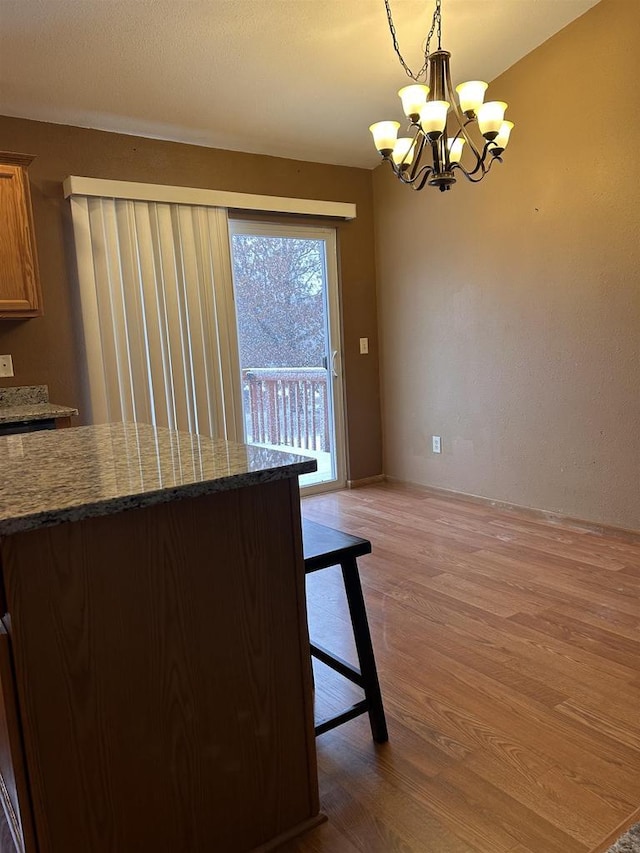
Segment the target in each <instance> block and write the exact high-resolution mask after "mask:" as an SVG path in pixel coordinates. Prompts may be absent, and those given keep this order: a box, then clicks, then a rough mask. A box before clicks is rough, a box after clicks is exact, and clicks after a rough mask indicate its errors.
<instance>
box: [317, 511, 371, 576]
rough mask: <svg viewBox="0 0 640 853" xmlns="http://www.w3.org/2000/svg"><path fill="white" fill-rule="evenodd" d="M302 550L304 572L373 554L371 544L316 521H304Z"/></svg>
mask: <svg viewBox="0 0 640 853" xmlns="http://www.w3.org/2000/svg"><path fill="white" fill-rule="evenodd" d="M302 549H303V552H304V570H305V572H306V573H307V574H309V572H317V571H318V569H328V568H329V566H337V565H339V564H340V561H341V560H342V559H343V558H344V557H349V556H350V557H362V556H363V555H364V554H370V553H371V542H369V540H368V539H361V538H360V537H359V536H352V535H351V534H350V533H343V532H342V530H334V528H333V527H325V526H324V524H318V523H317V522H315V521H309V520H308V519H306V518H303V519H302Z"/></svg>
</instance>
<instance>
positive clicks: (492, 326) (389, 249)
mask: <svg viewBox="0 0 640 853" xmlns="http://www.w3.org/2000/svg"><path fill="white" fill-rule="evenodd" d="M639 31H640V3H638V2H637V0H602V3H600V4H599V5H597V6H595V7H594V8H593V9H592V10H591V11H589V12H588V13H587V14H586V15H584V16H583V17H582V18H580V19H578V20H577V21H575V22H574V23H572V24H571V25H569V26H568V27H567V28H566V29H565V30H563V31H562V32H560V33H558V34H557V35H556V36H555V37H554V38H552V39H551V40H550V41H548V42H546V43H545V44H543V45H542V46H541V47H540V48H538V49H537V50H535V51H534V52H533V53H531V54H530V55H529V56H527V57H525V58H524V59H523V60H521V61H520V62H519V63H517V64H516V65H515V66H513V67H512V68H511V69H509V70H508V71H507V72H506V73H505V74H503V75H502V76H501V77H500V78H498V79H497V80H496V81H494V83H493V84H492V85H491V86H490V89H489V93H490V95H491V96H492V97H493V98H500V99H504V100H506V101H507V102H508V103H510V104H511V107H510V109H509V111H508V115H509V117H510V118H512V119H513V120H514V121H515V122H516V129H515V131H514V134H513V138H512V142H511V144H510V146H509V149H508V150H507V152H506V156H505V163H504V164H503V165H502V166H500V165H499V164H497V168H496V169H495V170H494V171H493V172H492V173H491V175H490V176H489V177H488V178H487V179H486V180H485V181H484V183H482V184H480V185H478V186H472V185H469V184H467V183H466V182H465V183H464V184H461V183H458V184H456V186H455V187H454V188H453V189H452V190H451V192H449V193H446V194H440V193H439V192H438V191H437V190H435V189H430V188H427V189H425V190H423V191H422V192H421V193H412V192H411V191H410V190H409V189H408V188H405V187H403V186H401V185H400V184H399V182H397V181H396V180H395V179H394V178H393V177H392V176H391V175H390V174H389V173H388V172H387V170H386V169H383V168H379V169H377V170H376V172H375V173H374V211H375V217H376V246H377V267H378V277H379V295H378V306H379V307H378V310H379V315H380V323H381V363H382V365H383V367H382V389H383V394H382V396H383V435H384V447H385V472H386V473H387V474H389V475H392V476H395V477H398V478H401V479H403V480H407V481H413V482H417V483H421V484H428V485H432V486H439V487H443V488H447V489H453V490H456V491H462V492H467V493H472V494H477V495H483V496H487V497H490V498H493V499H497V500H502V501H507V502H511V503H516V504H521V505H526V506H531V507H537V508H542V509H547V510H554V511H558V512H562V513H565V514H568V515H571V516H575V517H578V518H582V519H586V520H591V521H596V522H601V523H609V524H614V525H620V526H623V527H628V528H632V529H640V482H639V481H640V250H639V244H640V228H639V225H640V215H639V211H640V201H639V193H640V171H639V165H638V164H639V163H640V158H639V157H638V152H637V147H638V140H640V113H639V111H638V109H637V103H636V101H637V99H636V98H635V96H634V94H633V93H634V92H636V90H637V80H638V71H640V65H639V61H638V52H637V35H638V32H639ZM452 65H453V73H454V80H455V55H454V57H453V61H452ZM389 96H390V98H393V93H392V92H390V93H389ZM433 434H436V435H441V436H442V442H443V453H442V455H441V456H437V455H434V454H433V453H432V452H431V436H432V435H433Z"/></svg>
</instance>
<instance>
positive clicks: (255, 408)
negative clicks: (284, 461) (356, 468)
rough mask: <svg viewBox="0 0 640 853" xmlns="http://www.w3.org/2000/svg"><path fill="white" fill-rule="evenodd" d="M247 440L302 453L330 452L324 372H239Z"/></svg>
mask: <svg viewBox="0 0 640 853" xmlns="http://www.w3.org/2000/svg"><path fill="white" fill-rule="evenodd" d="M242 388H243V394H244V397H245V400H244V402H245V413H247V412H248V413H249V417H247V433H248V435H247V440H248V441H250V442H253V443H255V444H273V445H286V446H287V447H299V448H300V449H302V450H322V451H325V452H328V451H329V450H330V442H329V407H328V400H327V371H326V370H324V369H323V368H321V367H259V368H258V367H256V368H248V369H245V370H243V371H242Z"/></svg>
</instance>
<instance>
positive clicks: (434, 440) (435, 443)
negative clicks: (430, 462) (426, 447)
mask: <svg viewBox="0 0 640 853" xmlns="http://www.w3.org/2000/svg"><path fill="white" fill-rule="evenodd" d="M431 445H432V447H433V452H434V453H442V446H441V444H440V436H439V435H432V436H431Z"/></svg>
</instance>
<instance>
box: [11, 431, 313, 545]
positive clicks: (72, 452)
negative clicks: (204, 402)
mask: <svg viewBox="0 0 640 853" xmlns="http://www.w3.org/2000/svg"><path fill="white" fill-rule="evenodd" d="M316 466H317V463H316V461H315V460H314V459H308V458H305V457H303V456H299V455H297V454H293V453H282V452H280V451H278V450H271V449H270V448H266V447H257V446H253V445H244V444H234V443H232V442H227V441H222V440H220V439H214V438H209V437H207V436H201V435H193V434H191V433H185V432H178V431H176V430H171V429H166V428H164V427H153V426H149V425H147V424H121V423H120V424H103V425H101V426H88V427H76V428H71V429H64V430H44V431H39V432H32V433H27V434H25V435H9V436H6V437H0V536H2V535H7V534H10V533H17V532H19V531H24V530H33V529H35V528H38V527H47V526H51V525H54V524H60V523H62V522H64V521H79V520H81V519H83V518H91V517H96V516H102V515H110V514H112V513H116V512H121V511H122V510H127V509H134V508H137V507H144V506H150V505H152V504H156V503H164V502H166V501H172V500H178V499H180V498H187V497H197V496H199V495H204V494H209V493H211V492H219V491H227V490H229V489H236V488H240V487H242V486H250V485H254V484H256V483H264V482H269V481H271V480H281V479H285V478H288V477H294V476H297V475H298V474H305V473H308V472H309V471H315V470H316Z"/></svg>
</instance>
